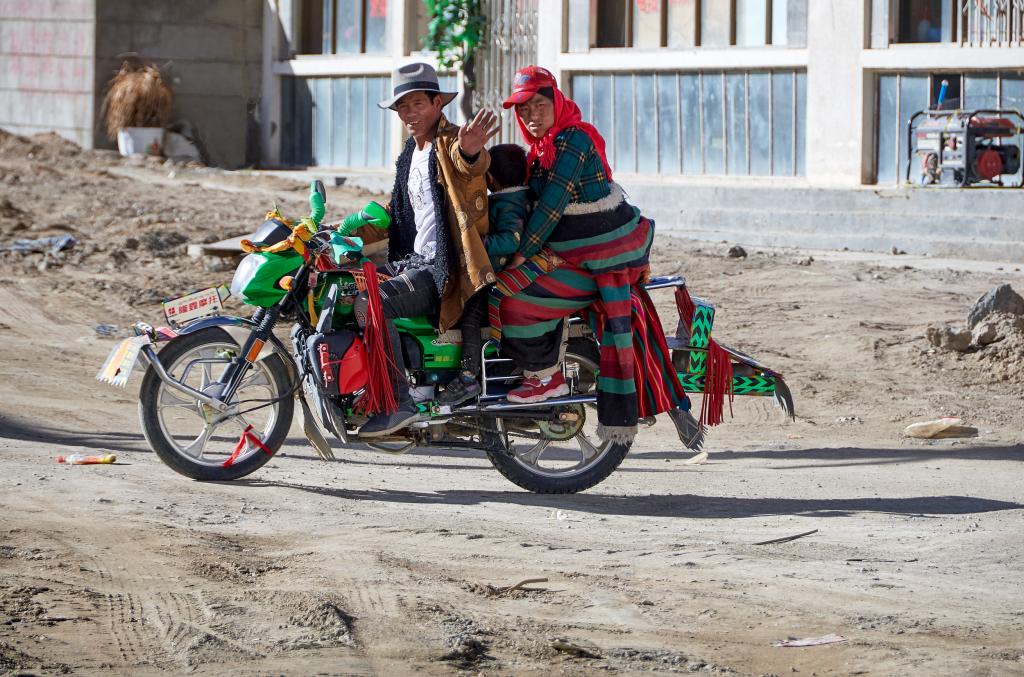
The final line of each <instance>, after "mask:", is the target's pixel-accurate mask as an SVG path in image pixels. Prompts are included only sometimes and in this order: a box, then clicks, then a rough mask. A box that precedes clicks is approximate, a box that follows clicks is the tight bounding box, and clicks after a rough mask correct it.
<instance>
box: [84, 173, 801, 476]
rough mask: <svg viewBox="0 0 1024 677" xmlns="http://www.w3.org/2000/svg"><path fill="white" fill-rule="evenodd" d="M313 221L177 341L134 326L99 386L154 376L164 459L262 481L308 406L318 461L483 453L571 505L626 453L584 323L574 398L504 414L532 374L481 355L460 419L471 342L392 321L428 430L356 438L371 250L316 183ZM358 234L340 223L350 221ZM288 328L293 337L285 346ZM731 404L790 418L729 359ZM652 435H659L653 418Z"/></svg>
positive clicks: (690, 366)
mask: <svg viewBox="0 0 1024 677" xmlns="http://www.w3.org/2000/svg"><path fill="white" fill-rule="evenodd" d="M310 202H311V204H313V211H312V214H311V215H310V217H309V218H308V219H303V220H302V221H301V222H300V223H299V225H297V226H294V225H293V224H292V223H291V222H289V221H287V220H286V219H284V218H283V217H282V216H281V215H280V213H279V212H277V211H276V209H275V210H274V211H273V212H271V213H270V214H268V218H267V220H266V221H265V222H264V223H263V225H262V226H261V227H260V228H259V229H258V231H257V232H256V233H255V234H254V235H253V237H252V238H251V240H252V244H251V246H250V249H254V250H255V251H253V253H250V254H249V255H248V256H246V257H245V258H244V259H243V260H242V262H241V263H240V264H239V266H238V268H237V269H236V271H235V274H234V278H233V280H232V282H231V287H230V290H228V289H225V288H224V287H219V288H213V289H207V290H203V291H200V292H195V293H193V294H190V295H187V296H185V297H181V298H179V299H174V300H171V301H167V302H165V303H164V304H163V305H164V315H165V317H166V318H167V320H168V324H170V325H171V326H170V327H159V328H153V327H151V326H149V325H146V324H144V323H138V324H136V326H135V334H136V336H134V337H132V338H129V339H125V340H124V341H122V342H121V343H120V344H119V345H118V346H116V347H115V348H114V350H113V351H112V352H111V354H110V356H109V357H108V359H107V362H106V364H105V365H104V366H103V368H102V369H101V371H100V373H99V375H98V376H97V378H99V379H100V380H102V381H107V382H110V383H112V384H114V385H120V386H123V385H125V384H126V383H127V380H128V377H129V375H130V374H131V372H132V369H133V367H134V365H135V364H136V362H137V361H143V362H144V363H146V364H148V367H147V369H146V372H145V375H144V377H143V381H142V386H141V389H140V393H139V415H140V418H141V422H142V430H143V433H144V434H145V437H146V440H147V441H148V442H149V444H150V446H151V447H152V449H153V450H154V451H155V452H156V453H157V455H158V456H159V457H160V459H161V460H163V461H164V463H166V464H167V465H168V466H170V467H171V468H172V469H174V470H176V471H177V472H179V473H181V474H183V475H185V476H187V477H190V478H193V479H197V480H234V479H238V478H240V477H244V476H246V475H249V474H251V473H253V472H255V471H256V470H257V469H259V468H260V467H262V466H263V465H264V464H265V463H267V462H268V461H269V460H270V459H271V457H272V456H273V455H274V453H275V452H276V451H277V450H278V449H280V448H281V446H282V445H283V444H284V442H285V439H286V438H287V435H288V432H289V430H290V429H291V427H292V420H293V416H294V413H295V403H296V401H297V402H298V405H299V413H300V415H301V424H302V429H303V432H304V434H305V436H306V437H307V439H308V440H309V442H310V443H311V445H312V446H313V448H314V449H315V450H316V451H317V453H318V454H319V455H320V456H321V458H323V459H324V460H334V450H333V449H332V447H331V445H330V444H329V443H328V441H327V438H326V437H325V435H324V433H325V432H326V433H329V434H330V436H331V437H334V438H335V439H336V440H338V441H339V442H340V444H341V446H342V447H349V446H350V445H357V444H358V445H365V446H366V447H368V448H370V449H373V450H375V451H380V452H386V453H391V454H401V453H405V452H408V451H410V450H411V449H413V448H416V447H445V448H469V449H475V450H479V451H482V452H484V453H485V454H486V455H487V457H488V459H489V460H490V461H491V463H492V464H493V465H494V467H495V468H497V469H498V471H499V472H501V473H502V474H503V475H504V476H505V477H506V478H508V479H509V480H511V481H512V482H514V483H515V484H517V485H519V486H520V487H522V488H524V489H527V490H529V491H533V492H538V493H573V492H578V491H583V490H585V489H588V488H590V487H592V486H594V485H596V484H597V483H599V482H601V481H602V480H604V479H605V478H607V477H608V476H609V475H610V474H611V473H612V472H613V471H614V470H615V469H616V468H617V467H618V466H619V464H620V463H621V462H622V460H623V458H624V457H625V455H626V453H627V452H628V451H629V445H628V444H617V443H607V442H602V441H601V440H599V439H598V438H597V436H596V435H595V434H594V430H595V428H596V426H597V415H596V409H595V404H596V400H597V393H596V387H595V386H596V382H597V373H598V363H599V354H600V352H599V346H598V342H597V340H596V339H595V337H594V335H593V333H592V331H591V329H590V326H589V324H588V323H586V322H584V321H582V319H581V318H579V317H575V318H572V319H570V321H569V322H567V323H566V330H565V332H564V334H563V347H564V356H565V359H564V363H563V364H564V370H565V376H566V381H567V383H568V384H569V385H570V388H571V392H570V394H569V395H567V396H565V397H559V398H557V399H552V400H548V401H545V402H541V403H536V404H517V403H512V402H508V401H507V400H506V399H505V394H506V393H507V392H509V391H510V390H512V389H513V388H515V387H516V386H518V385H519V383H520V382H521V380H522V373H521V371H520V370H519V369H518V368H517V367H516V365H515V364H514V363H513V362H512V360H509V359H507V358H502V357H501V355H500V352H499V350H498V346H497V344H496V343H495V342H494V341H490V340H487V341H485V342H484V343H483V354H482V364H483V369H482V375H481V378H482V393H481V394H480V396H479V397H478V398H476V399H473V400H470V401H468V402H464V403H462V404H460V405H457V406H454V407H453V406H445V405H442V404H440V403H439V402H438V400H437V397H436V396H437V394H438V391H439V389H440V388H441V387H442V386H443V385H444V384H446V383H447V382H448V381H450V380H451V379H452V378H454V377H455V376H456V374H457V373H458V367H459V364H460V361H461V354H462V346H461V335H460V333H459V332H458V331H457V330H449V331H446V332H438V330H437V329H436V328H435V327H434V326H433V325H432V324H431V323H430V322H429V321H428V319H427V318H424V317H414V318H403V319H399V320H396V322H395V325H396V327H397V329H398V331H399V334H400V338H401V344H402V350H403V353H404V356H405V363H406V365H408V366H407V373H406V375H405V376H406V378H407V379H408V381H409V384H410V393H411V395H412V397H413V399H414V401H415V402H416V404H417V407H418V409H419V417H418V419H417V420H416V421H414V422H412V423H411V424H410V425H409V426H407V427H406V428H405V429H403V430H400V431H398V432H396V433H394V434H392V435H390V436H388V437H374V438H372V439H362V440H361V439H360V437H359V434H358V429H359V428H360V426H362V424H363V423H365V421H366V420H367V418H368V415H367V413H366V412H364V411H363V409H364V407H361V403H362V400H363V398H364V397H366V395H367V348H366V346H365V345H364V343H363V336H362V331H361V330H360V328H359V326H358V324H357V323H356V321H355V317H354V313H353V306H354V302H355V299H356V296H357V295H358V294H359V293H360V292H361V291H362V290H364V289H365V288H366V275H367V271H368V270H370V269H369V268H367V267H364V266H363V265H361V263H362V262H364V261H365V259H364V258H363V256H362V251H361V250H362V242H361V240H359V239H358V238H355V237H349V236H347V235H345V234H344V232H345V231H346V230H348V229H345V228H343V229H341V230H337V229H321V228H319V223H320V220H321V219H322V217H323V212H324V203H325V202H326V195H325V192H324V188H323V185H322V184H321V183H320V182H319V181H318V182H316V183H315V184H314V186H313V191H312V194H311V198H310ZM352 218H355V219H356V222H357V223H359V222H362V223H366V222H369V223H371V224H374V225H378V226H386V223H383V222H384V221H386V218H387V215H386V213H385V212H383V210H381V212H380V213H377V214H367V213H365V212H364V213H362V214H361V216H358V217H350V219H352ZM349 222H350V220H348V219H347V220H346V223H349ZM685 284H686V283H685V280H683V279H682V278H681V277H671V278H651V280H650V281H649V282H648V283H647V289H648V290H654V289H679V288H682V287H685ZM229 291H230V294H232V295H234V296H236V297H238V298H240V299H241V300H242V301H244V302H245V303H246V304H249V305H251V306H255V307H256V308H257V310H256V312H255V314H254V315H253V316H252V317H250V318H246V317H233V316H230V315H226V314H223V301H224V300H225V299H226V297H227V294H228V293H229ZM696 302H697V308H696V311H695V312H694V313H693V316H692V320H691V321H690V323H689V325H688V326H684V325H686V323H684V322H680V326H679V328H678V329H677V332H676V334H677V335H676V336H675V337H671V338H669V339H668V342H669V347H670V348H671V349H672V358H673V364H674V365H675V366H676V368H677V371H678V377H679V379H680V382H681V383H682V385H683V388H684V390H685V391H687V392H702V391H703V389H704V372H703V369H704V366H703V364H704V359H703V358H704V356H705V355H706V351H707V346H708V339H709V336H710V330H711V322H712V320H713V310H712V308H711V306H710V304H707V303H706V302H704V301H701V300H699V299H696ZM288 324H290V326H291V328H290V331H288V332H287V333H283V332H282V330H283V328H284V327H285V326H287V325H288ZM726 351H727V352H728V355H729V360H730V361H731V366H732V369H733V372H732V373H733V375H732V391H733V392H734V393H735V394H741V395H755V396H770V397H774V398H775V399H776V400H777V401H778V402H779V403H780V404H781V405H782V407H783V408H784V409H785V410H786V411H787V412H789V413H790V414H791V413H792V411H793V402H792V397H791V396H790V394H789V390H788V388H787V387H786V385H785V383H784V381H783V380H782V377H781V375H780V374H778V373H777V372H775V371H772V370H771V369H769V368H767V367H765V366H764V365H762V364H760V363H759V362H757V361H756V360H754V359H752V358H750V357H749V356H747V355H743V354H742V353H739V352H737V351H733V350H730V349H728V348H726ZM688 406H689V401H688V400H687V402H686V403H684V406H683V407H682V408H679V409H675V410H672V411H670V412H668V413H669V415H670V416H671V418H672V420H673V422H674V423H675V424H676V427H677V430H678V432H679V437H680V440H681V441H682V443H683V444H684V445H685V446H687V447H688V448H690V449H695V450H699V449H700V446H701V444H702V443H703V439H704V432H705V427H704V426H702V425H700V424H699V423H698V421H697V419H696V418H695V417H694V416H693V415H692V414H691V413H690V411H689V409H688ZM641 422H642V423H648V424H650V423H653V417H650V418H649V420H643V421H641Z"/></svg>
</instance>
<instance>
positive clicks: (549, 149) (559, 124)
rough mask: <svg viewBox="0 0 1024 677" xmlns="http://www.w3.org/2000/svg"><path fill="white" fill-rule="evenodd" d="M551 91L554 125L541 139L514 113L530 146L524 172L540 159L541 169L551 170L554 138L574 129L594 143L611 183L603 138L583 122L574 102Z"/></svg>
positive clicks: (610, 169) (558, 92) (520, 129)
mask: <svg viewBox="0 0 1024 677" xmlns="http://www.w3.org/2000/svg"><path fill="white" fill-rule="evenodd" d="M553 91H554V94H555V124H553V125H551V129H549V130H548V131H547V132H546V133H545V134H544V136H543V137H541V138H539V139H538V138H537V137H536V136H534V135H533V134H531V133H530V132H529V130H527V129H526V125H524V124H523V121H522V119H521V118H520V117H519V112H518V111H516V122H518V123H519V131H520V132H522V134H523V138H524V139H525V140H526V142H527V143H528V144H530V152H529V153H528V154H527V156H526V171H527V172H529V171H530V167H532V166H533V160H534V159H535V158H540V166H541V167H543V168H544V169H551V167H552V165H554V164H555V137H556V136H558V134H559V133H560V132H561V131H562V130H563V129H566V128H567V127H575V128H576V129H578V130H580V131H581V132H583V133H584V134H586V135H587V136H589V137H590V140H591V141H592V142H593V143H594V148H596V149H597V155H598V157H600V158H601V164H603V165H604V173H605V176H606V177H607V179H608V182H609V183H611V181H612V168H611V167H610V166H609V165H608V158H607V157H606V156H605V153H604V137H602V136H601V133H600V132H599V131H597V128H596V127H594V125H592V124H590V123H589V122H583V115H582V113H580V107H579V106H577V105H576V102H575V101H573V100H572V99H570V98H568V97H566V96H565V95H564V94H562V90H560V89H558V88H557V87H555V88H553Z"/></svg>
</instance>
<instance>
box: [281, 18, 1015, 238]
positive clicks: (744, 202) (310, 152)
mask: <svg viewBox="0 0 1024 677" xmlns="http://www.w3.org/2000/svg"><path fill="white" fill-rule="evenodd" d="M485 6H486V7H487V11H488V12H489V17H488V21H489V23H490V31H491V32H490V34H489V39H488V44H487V49H486V53H485V54H484V55H483V57H482V59H481V61H482V63H480V64H478V78H477V79H478V85H479V87H478V90H479V91H477V92H476V94H475V96H474V104H475V106H474V107H480V106H488V107H491V108H496V107H497V104H498V102H499V101H500V100H501V98H502V96H503V95H504V94H505V93H506V92H507V91H508V90H509V82H510V77H511V73H512V72H514V70H515V68H517V67H519V66H521V65H525V64H527V63H538V64H541V65H544V66H546V67H547V68H549V69H550V70H552V71H553V72H554V73H555V74H556V76H558V77H559V81H560V83H562V86H563V87H564V88H565V89H566V91H568V92H570V93H571V95H572V96H573V97H574V98H575V100H576V101H577V102H579V104H580V106H581V108H582V109H583V112H584V116H585V117H586V118H588V119H589V120H590V121H592V122H594V123H595V124H596V125H597V127H598V128H599V129H600V130H601V131H602V132H603V133H604V135H605V137H606V139H607V141H608V148H609V156H610V160H611V162H612V166H613V169H614V171H615V172H616V175H617V178H618V180H619V181H620V182H621V183H623V184H624V185H625V186H626V188H627V190H629V191H630V193H631V194H632V196H633V198H634V201H635V202H637V203H638V204H639V205H641V206H642V208H643V209H644V210H645V211H646V212H647V213H649V214H651V215H652V216H654V217H655V218H657V220H658V221H659V223H660V224H661V226H662V227H663V228H670V229H673V230H679V231H684V232H687V233H689V234H691V235H695V236H697V237H706V238H712V239H723V238H729V239H732V240H740V241H745V242H751V243H755V244H758V243H760V244H800V245H804V246H821V247H840V246H849V247H851V248H862V249H875V250H888V249H889V248H890V247H892V246H897V247H900V248H901V249H905V250H907V251H912V252H930V253H933V254H937V253H943V254H952V253H961V254H962V253H969V254H972V255H978V256H997V257H1000V258H1006V257H1017V258H1024V216H1022V215H1024V210H1022V207H1024V192H1021V191H1015V190H1009V189H971V190H939V189H933V190H928V189H913V188H908V187H906V186H905V185H903V183H904V181H903V177H904V174H905V171H906V167H907V164H908V162H909V160H908V158H907V153H906V150H905V148H906V126H905V123H906V120H907V118H908V116H909V115H910V114H911V113H912V112H914V111H916V110H919V109H923V108H928V107H929V106H930V104H931V103H933V102H934V101H935V96H936V92H937V89H938V86H939V83H940V82H941V81H942V80H947V81H948V82H950V94H949V96H950V98H953V97H960V98H961V99H962V106H964V107H979V108H994V107H999V106H1001V107H1006V108H1021V109H1024V42H1022V30H1024V29H1022V24H1024V7H1022V6H1021V4H1020V3H1002V2H998V1H997V0H842V1H841V2H825V1H817V0H491V1H490V2H487V3H485ZM267 17H268V18H269V17H273V19H274V20H275V21H276V22H277V26H276V27H274V28H270V29H268V30H267V31H265V34H264V38H265V46H266V47H267V49H266V50H265V52H264V71H263V72H264V79H263V87H264V97H263V99H262V104H261V105H262V114H263V115H262V119H263V125H262V130H263V151H264V156H263V157H264V161H265V163H267V164H270V165H277V164H281V165H291V166H294V165H313V166H317V167H322V168H323V169H324V170H329V171H335V170H336V171H338V172H341V173H343V174H345V175H347V176H349V178H350V180H353V179H354V178H356V177H357V176H361V177H362V178H363V179H364V180H369V179H371V178H372V177H373V176H374V172H375V171H377V172H384V173H385V174H386V173H387V172H388V171H389V168H390V166H391V164H392V162H393V158H394V156H395V154H396V152H397V149H398V147H399V143H400V141H401V131H400V128H399V127H398V124H397V120H396V119H395V116H393V115H390V114H387V113H381V112H379V111H378V110H377V109H376V107H375V106H374V103H375V102H376V101H377V100H378V99H380V98H383V95H384V92H385V91H387V87H388V73H389V72H390V70H391V69H392V68H393V67H394V66H395V65H396V64H398V63H403V62H407V61H410V60H414V59H422V58H424V56H423V55H419V54H417V52H418V50H419V46H420V42H419V37H420V36H422V35H423V34H424V33H425V17H424V16H423V9H422V3H420V2H416V1H407V2H403V1H401V0H315V1H313V0H277V2H271V3H269V4H268V6H267ZM266 25H268V26H269V25H270V22H269V21H267V23H266ZM428 60H429V57H428ZM454 109H455V107H454V106H453V112H454ZM505 134H506V135H507V136H508V137H509V138H515V137H514V131H513V129H512V127H511V124H510V122H509V120H508V119H507V118H506V121H505ZM1020 141H1021V137H1020V135H1019V134H1018V135H1017V137H1016V142H1017V143H1018V144H1020ZM1009 182H1010V183H1014V182H1016V183H1018V184H1019V183H1020V173H1019V172H1018V174H1017V176H1016V177H1014V178H1010V180H1009ZM381 185H387V184H386V178H385V179H384V180H383V183H382V184H381Z"/></svg>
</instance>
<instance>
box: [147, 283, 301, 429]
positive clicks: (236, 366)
mask: <svg viewBox="0 0 1024 677" xmlns="http://www.w3.org/2000/svg"><path fill="white" fill-rule="evenodd" d="M308 267H309V264H303V266H302V267H301V268H299V270H298V271H297V272H296V273H295V276H294V278H293V280H296V281H297V280H305V279H306V272H307V271H308ZM304 288H305V285H304V284H297V283H295V282H293V285H292V288H291V289H290V290H289V291H288V293H287V294H285V296H284V298H283V299H281V301H280V302H278V304H277V305H275V306H273V307H271V308H261V309H260V310H258V311H257V312H256V315H255V316H254V317H253V322H255V323H256V325H257V326H256V328H255V329H253V330H252V331H251V332H249V336H248V337H247V338H246V339H245V343H243V344H242V350H241V353H240V354H239V355H238V356H236V357H235V358H234V359H232V360H231V363H230V364H229V365H228V366H227V368H226V369H225V370H224V374H223V375H222V376H221V380H220V382H219V383H218V384H214V385H220V386H222V387H220V388H218V389H217V390H216V391H213V392H205V393H201V392H199V391H197V390H194V389H192V388H189V387H188V386H186V385H184V384H180V383H177V382H176V381H174V380H173V379H168V378H163V377H164V375H165V373H160V372H162V371H163V367H162V366H159V365H160V363H159V362H158V361H156V360H153V359H150V362H152V363H153V364H154V365H156V369H157V373H158V374H160V376H161V378H163V380H164V381H166V382H169V383H171V384H172V387H174V388H177V389H178V390H182V389H185V391H186V392H187V393H188V394H189V395H191V396H192V397H194V398H196V399H197V400H199V401H200V402H202V403H203V404H204V405H207V406H210V407H212V408H213V409H215V410H216V411H218V412H220V413H222V414H223V413H224V412H225V411H227V409H228V404H227V403H228V402H230V401H231V398H232V397H234V396H235V392H236V391H237V390H238V388H239V386H240V385H241V384H242V379H244V378H245V375H246V373H248V371H249V370H250V369H251V368H252V366H253V365H254V364H255V363H256V361H257V360H258V359H259V356H260V353H261V352H262V351H263V348H264V346H265V345H266V344H267V342H268V341H271V340H272V338H273V331H274V326H275V325H276V324H277V321H278V319H280V317H281V312H282V311H283V309H285V308H287V307H288V306H289V304H291V303H292V302H293V300H294V298H295V296H296V295H297V294H298V293H299V292H300V291H301V290H302V289H304ZM146 348H148V349H149V350H150V351H152V346H146ZM146 357H147V358H148V357H150V354H149V353H147V354H146Z"/></svg>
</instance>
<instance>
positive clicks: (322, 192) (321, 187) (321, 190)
mask: <svg viewBox="0 0 1024 677" xmlns="http://www.w3.org/2000/svg"><path fill="white" fill-rule="evenodd" d="M314 187H315V188H316V192H317V193H318V194H319V195H320V199H322V200H323V201H324V204H327V189H326V188H324V182H323V181H321V180H320V179H317V180H316V182H315V184H314Z"/></svg>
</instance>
